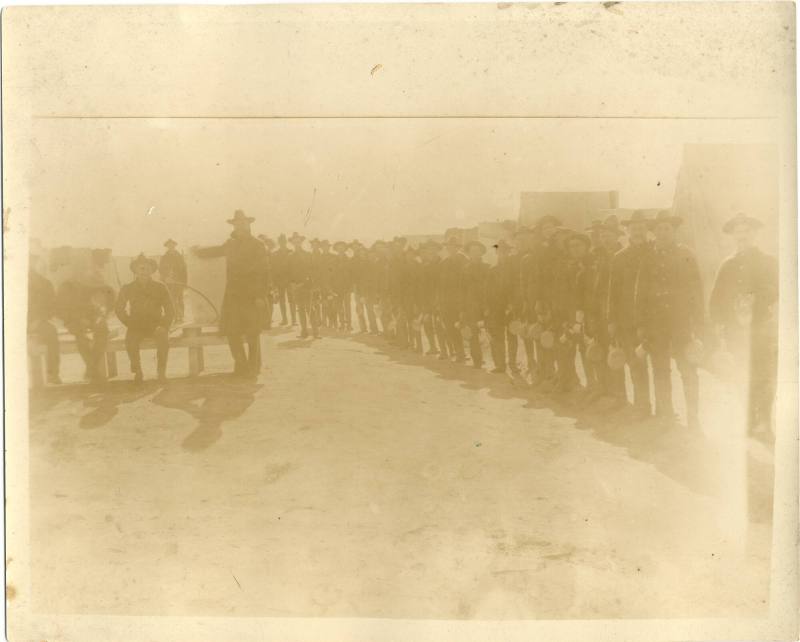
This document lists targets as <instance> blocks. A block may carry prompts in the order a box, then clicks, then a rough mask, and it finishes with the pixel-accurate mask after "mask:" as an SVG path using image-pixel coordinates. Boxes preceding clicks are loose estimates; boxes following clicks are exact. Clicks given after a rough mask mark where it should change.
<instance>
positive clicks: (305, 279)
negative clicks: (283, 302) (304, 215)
mask: <svg viewBox="0 0 800 642" xmlns="http://www.w3.org/2000/svg"><path fill="white" fill-rule="evenodd" d="M305 238H306V237H305V236H302V235H301V234H298V233H297V232H295V233H294V234H292V237H291V238H290V239H289V242H290V243H291V244H292V246H293V248H294V250H293V251H292V253H291V254H290V255H289V283H290V287H291V291H292V299H293V301H294V303H295V306H296V308H297V317H298V319H299V320H300V338H301V339H305V338H306V337H308V329H309V325H310V326H311V332H312V333H313V335H314V336H315V337H316V336H317V335H318V334H319V318H318V317H317V312H316V310H315V309H314V306H313V304H312V301H311V290H312V283H311V279H312V274H311V253H310V252H307V251H306V250H304V249H303V241H304V240H305Z"/></svg>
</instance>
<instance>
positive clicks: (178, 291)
mask: <svg viewBox="0 0 800 642" xmlns="http://www.w3.org/2000/svg"><path fill="white" fill-rule="evenodd" d="M167 291H168V292H169V298H170V299H171V300H172V307H174V308H175V322H176V323H181V322H182V321H183V314H184V306H183V291H184V285H183V283H167Z"/></svg>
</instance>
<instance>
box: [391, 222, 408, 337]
mask: <svg viewBox="0 0 800 642" xmlns="http://www.w3.org/2000/svg"><path fill="white" fill-rule="evenodd" d="M405 245H406V240H405V239H404V238H403V237H399V236H396V237H395V238H394V239H393V240H392V242H391V243H390V244H389V305H390V310H391V319H392V320H391V322H390V327H392V328H394V333H393V336H391V337H390V340H391V341H392V342H393V343H396V344H397V345H398V346H400V347H401V348H405V347H407V346H408V341H409V330H408V323H409V319H408V318H407V317H406V315H405V307H404V297H405V288H406V279H405V273H406V258H405Z"/></svg>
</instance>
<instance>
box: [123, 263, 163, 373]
mask: <svg viewBox="0 0 800 642" xmlns="http://www.w3.org/2000/svg"><path fill="white" fill-rule="evenodd" d="M130 267H131V272H133V274H134V280H133V281H131V282H130V283H126V284H125V285H123V286H122V288H120V291H119V295H118V296H117V302H116V305H115V306H114V311H115V312H116V314H117V317H118V318H119V320H120V321H122V323H123V325H124V326H125V327H126V328H127V332H126V333H125V348H126V350H127V352H128V358H129V359H130V362H131V372H132V373H133V380H134V381H135V382H136V383H141V381H142V378H143V376H142V361H141V355H140V353H139V349H140V347H141V343H142V339H145V338H147V337H149V338H152V339H153V340H154V341H155V343H156V364H157V366H156V367H157V371H158V380H159V381H166V378H167V375H166V372H167V357H168V354H169V327H170V325H171V324H172V320H173V318H174V315H175V313H174V309H173V307H172V297H170V294H169V291H168V290H167V287H166V286H165V285H164V284H163V283H159V282H158V281H155V280H154V279H153V274H154V273H155V271H156V270H157V269H158V265H157V264H156V262H155V261H154V260H152V259H148V258H147V257H145V255H144V254H140V255H139V256H137V257H136V258H135V259H134V260H133V261H131V266H130Z"/></svg>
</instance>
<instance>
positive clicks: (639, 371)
mask: <svg viewBox="0 0 800 642" xmlns="http://www.w3.org/2000/svg"><path fill="white" fill-rule="evenodd" d="M620 342H621V345H622V349H623V350H624V351H625V362H626V363H627V365H628V371H629V372H630V373H631V382H632V383H633V405H634V407H635V408H637V409H638V410H641V411H642V412H643V413H645V414H648V415H649V414H650V412H651V408H650V373H649V372H648V371H647V357H645V358H644V359H640V358H639V357H637V356H636V348H637V346H638V345H639V340H638V337H637V336H636V331H635V330H633V329H626V330H623V331H622V333H621V336H620Z"/></svg>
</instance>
